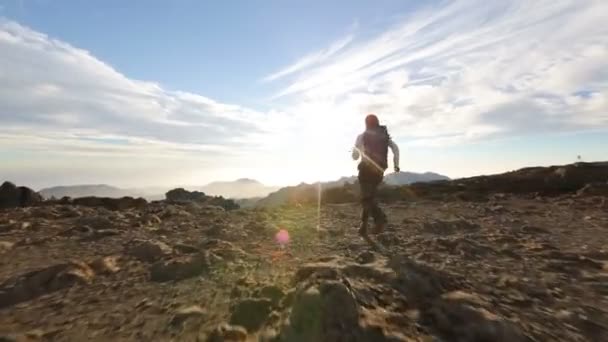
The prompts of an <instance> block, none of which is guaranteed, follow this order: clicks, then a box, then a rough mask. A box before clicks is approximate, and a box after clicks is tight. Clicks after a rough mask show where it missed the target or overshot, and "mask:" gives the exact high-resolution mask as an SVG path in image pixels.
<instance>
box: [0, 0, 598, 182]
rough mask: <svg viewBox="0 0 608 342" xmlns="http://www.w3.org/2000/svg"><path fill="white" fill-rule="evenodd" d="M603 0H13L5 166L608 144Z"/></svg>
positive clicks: (333, 174) (551, 149)
mask: <svg viewBox="0 0 608 342" xmlns="http://www.w3.org/2000/svg"><path fill="white" fill-rule="evenodd" d="M607 12H608V5H607V4H606V3H605V2H604V1H594V0H580V1H578V0H572V1H568V0H562V1H535V2H534V3H533V4H532V3H530V2H527V1H523V0H522V1H516V0H513V1H503V2H486V1H478V0H469V1H424V2H422V1H397V0H395V1H392V0H391V1H389V0H386V1H375V2H371V1H345V0H340V1H329V2H325V1H309V2H298V3H296V2H288V1H193V0H192V1H185V0H183V1H171V2H169V1H114V0H112V1H50V0H31V1H27V0H21V1H17V0H0V18H1V19H0V120H1V121H2V123H3V124H2V125H1V127H0V157H2V160H3V163H2V165H0V176H2V177H0V178H9V179H11V180H13V181H15V182H18V183H23V184H31V185H32V186H35V187H40V186H46V185H51V184H76V183H102V182H104V183H111V184H116V185H121V186H147V185H173V184H202V183H207V182H209V181H212V180H217V179H233V178H239V177H251V178H257V179H260V180H262V181H264V182H266V183H269V184H293V183H299V182H300V181H315V180H318V179H321V180H329V179H333V178H338V177H339V176H342V175H348V174H352V173H354V167H355V164H354V163H353V161H351V160H349V153H348V151H349V149H350V148H351V146H352V143H353V142H354V139H355V137H356V134H357V133H359V132H360V131H361V128H362V127H361V126H362V120H363V117H364V115H365V114H366V113H368V112H376V113H378V114H379V116H380V118H381V120H382V121H383V122H385V123H386V124H388V125H389V129H390V130H391V133H392V135H393V137H394V138H395V140H396V142H397V143H398V144H399V145H400V147H401V149H402V155H403V157H402V163H401V164H402V165H401V167H402V169H404V170H412V171H434V172H439V173H443V174H446V175H448V176H451V177H462V176H470V175H477V174H487V173H494V172H502V171H508V170H511V169H514V168H518V167H523V166H528V165H547V164H560V163H568V162H572V161H574V160H575V159H576V156H577V155H578V154H580V155H582V156H583V158H584V159H586V160H607V159H608V149H606V148H605V146H608V134H606V133H607V130H608V93H607V88H608V28H607V27H606V25H605V23H604V19H603V18H602V15H601V13H607Z"/></svg>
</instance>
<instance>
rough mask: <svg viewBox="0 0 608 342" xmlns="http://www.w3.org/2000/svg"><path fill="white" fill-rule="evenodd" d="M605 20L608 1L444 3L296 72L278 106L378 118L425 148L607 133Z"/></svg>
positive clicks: (607, 38) (607, 42)
mask: <svg viewBox="0 0 608 342" xmlns="http://www.w3.org/2000/svg"><path fill="white" fill-rule="evenodd" d="M601 13H608V3H607V2H605V1H594V0H571V1H568V0H562V1H534V2H530V1H523V0H521V1H500V2H496V1H490V2H488V1H477V0H473V1H454V2H447V3H442V4H441V5H440V6H436V7H429V8H426V9H423V10H419V11H417V12H415V13H413V14H411V15H410V16H409V17H408V18H406V19H405V20H404V21H403V22H402V23H398V24H396V25H395V26H393V27H392V28H391V29H389V30H387V31H386V32H384V33H382V34H380V35H378V36H376V37H373V38H372V39H369V40H366V41H357V42H354V43H352V44H350V45H349V46H348V48H345V49H341V50H339V51H338V52H336V53H334V54H332V55H331V56H329V57H328V58H325V59H324V60H323V62H320V63H316V64H314V65H309V66H308V67H305V68H299V72H293V73H291V75H290V76H291V77H290V79H289V82H287V84H286V86H285V87H284V88H283V89H281V90H280V91H279V92H278V93H277V94H276V97H283V98H285V99H289V100H291V101H293V102H296V103H302V102H306V103H315V102H317V103H318V102H324V103H326V109H327V111H332V112H333V111H336V110H338V111H339V110H351V111H352V112H353V113H363V112H365V111H378V112H379V113H380V114H381V115H382V117H383V118H384V119H385V120H386V121H388V122H389V123H391V124H392V127H393V131H394V134H395V135H397V136H408V137H418V138H419V139H420V140H419V141H418V142H417V143H419V142H423V143H425V144H426V143H429V144H430V143H431V141H432V140H433V139H435V138H436V139H435V140H436V141H437V142H446V143H450V144H451V143H454V142H458V141H467V140H471V139H483V138H485V137H490V136H495V135H498V134H503V135H504V134H523V133H529V132H533V131H534V132H538V131H562V130H579V129H581V128H585V127H595V128H597V127H605V128H606V127H608V114H607V113H608V93H607V89H608V83H607V82H608V71H607V70H608V26H606V25H605V23H604V21H605V18H604V16H603V15H602V14H601ZM333 45H334V44H332V46H333ZM318 54H322V52H319V53H318ZM313 55H314V54H313ZM294 65H297V63H296V64H294ZM581 91H588V92H590V94H593V96H591V97H589V96H581V95H580V93H577V92H581ZM285 99H284V100H285ZM446 136H450V138H449V139H446V138H445V137H446Z"/></svg>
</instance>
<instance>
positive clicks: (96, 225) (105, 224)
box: [76, 215, 112, 229]
mask: <svg viewBox="0 0 608 342" xmlns="http://www.w3.org/2000/svg"><path fill="white" fill-rule="evenodd" d="M76 224H77V225H79V226H86V227H89V228H93V229H108V228H110V227H112V221H111V220H110V219H109V218H107V217H105V216H99V215H98V216H83V217H81V218H79V219H78V220H76Z"/></svg>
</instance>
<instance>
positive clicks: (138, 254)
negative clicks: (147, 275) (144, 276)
mask: <svg viewBox="0 0 608 342" xmlns="http://www.w3.org/2000/svg"><path fill="white" fill-rule="evenodd" d="M171 252H172V250H171V247H169V246H168V245H167V244H166V243H164V242H161V241H155V240H140V239H135V240H133V241H131V242H130V243H129V246H128V254H129V255H132V256H134V257H135V258H136V259H138V260H139V261H144V262H152V261H156V260H158V259H160V258H162V257H164V256H166V255H169V254H171Z"/></svg>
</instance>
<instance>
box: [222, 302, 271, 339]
mask: <svg viewBox="0 0 608 342" xmlns="http://www.w3.org/2000/svg"><path fill="white" fill-rule="evenodd" d="M271 311H272V301H271V300H270V299H266V298H247V299H244V300H242V301H240V302H239V303H237V304H236V305H235V307H234V309H233V311H232V316H231V317H230V324H235V325H240V326H243V327H245V329H247V331H249V332H254V331H257V330H258V329H260V327H262V325H263V324H264V322H265V321H266V319H267V318H268V316H269V315H270V312H271Z"/></svg>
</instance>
